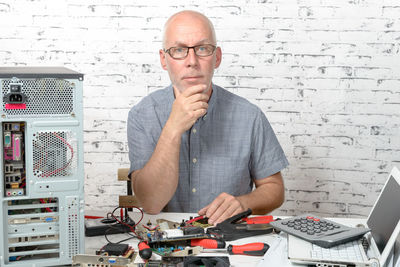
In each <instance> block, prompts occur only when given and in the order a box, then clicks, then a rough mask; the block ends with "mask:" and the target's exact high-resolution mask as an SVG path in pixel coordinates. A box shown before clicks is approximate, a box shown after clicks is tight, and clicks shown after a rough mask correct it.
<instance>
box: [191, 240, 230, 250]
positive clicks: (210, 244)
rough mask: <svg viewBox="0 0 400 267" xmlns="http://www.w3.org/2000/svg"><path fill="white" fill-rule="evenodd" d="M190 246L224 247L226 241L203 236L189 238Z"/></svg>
mask: <svg viewBox="0 0 400 267" xmlns="http://www.w3.org/2000/svg"><path fill="white" fill-rule="evenodd" d="M190 246H192V247H195V246H200V247H202V248H225V246H226V243H225V241H224V240H222V239H219V238H203V239H192V240H190Z"/></svg>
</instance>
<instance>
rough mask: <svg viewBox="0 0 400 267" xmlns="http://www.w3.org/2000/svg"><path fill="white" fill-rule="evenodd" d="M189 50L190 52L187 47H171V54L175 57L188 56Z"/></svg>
mask: <svg viewBox="0 0 400 267" xmlns="http://www.w3.org/2000/svg"><path fill="white" fill-rule="evenodd" d="M187 52H188V48H187V47H171V48H170V49H169V54H170V55H171V57H173V58H184V57H186V55H187Z"/></svg>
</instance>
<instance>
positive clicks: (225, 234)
mask: <svg viewBox="0 0 400 267" xmlns="http://www.w3.org/2000/svg"><path fill="white" fill-rule="evenodd" d="M250 214H251V209H248V210H246V211H244V212H242V213H239V214H236V215H234V216H232V217H230V218H228V219H226V220H225V221H223V222H221V223H219V224H217V225H216V226H215V227H210V228H207V233H208V234H211V235H213V236H216V237H218V238H221V239H223V240H225V241H232V240H236V239H239V238H244V237H249V236H255V235H263V234H270V233H273V231H274V229H273V228H272V226H271V225H270V224H269V223H263V224H241V223H238V222H239V221H240V220H241V219H243V218H245V217H247V216H249V215H250Z"/></svg>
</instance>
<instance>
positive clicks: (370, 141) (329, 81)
mask: <svg viewBox="0 0 400 267" xmlns="http://www.w3.org/2000/svg"><path fill="white" fill-rule="evenodd" d="M163 2H164V3H163ZM182 9H194V10H198V11H200V12H204V13H205V14H206V15H208V16H209V17H210V18H211V20H212V21H213V22H214V24H215V27H216V31H217V37H218V40H219V42H218V44H219V45H220V46H221V47H222V51H223V53H224V54H223V61H222V65H221V67H220V68H219V69H218V71H217V72H216V75H215V82H216V83H217V84H219V85H222V86H224V87H226V88H227V89H229V90H231V91H232V92H234V93H236V94H238V95H241V96H244V97H246V98H248V99H249V100H250V101H252V102H253V103H255V104H257V105H259V106H260V107H261V108H262V109H263V111H264V112H265V113H266V115H267V117H268V118H269V120H270V122H271V124H272V126H273V128H274V129H275V131H276V133H277V135H278V138H279V140H280V142H281V144H282V146H283V148H284V150H285V153H286V154H287V156H288V159H289V161H290V164H291V165H290V167H289V168H288V169H287V170H285V171H284V173H283V174H284V177H285V181H286V203H285V204H284V205H283V206H282V207H281V209H280V210H279V211H277V213H280V214H296V213H300V212H306V211H312V212H314V213H317V214H321V215H343V216H358V215H366V214H368V212H369V209H370V207H371V205H372V204H373V202H374V200H375V198H376V197H377V194H378V192H379V190H380V188H381V186H382V184H383V183H384V181H385V179H386V177H387V173H388V172H389V171H390V169H391V168H392V166H396V165H397V166H398V167H400V130H399V129H400V71H399V70H400V57H399V55H400V41H399V40H400V3H399V2H398V0H382V1H376V0H347V1H345V0H297V1H295V0H258V1H256V0H236V1H228V0H224V1H217V0H206V1H194V0H191V1H187V0H186V1H178V0H172V1H156V0H151V1H137V0H136V1H134V0H130V1H127V0H113V1H111V0H101V1H94V0H89V1H81V0H79V1H78V0H69V1H52V0H42V1H39V0H38V1H35V0H29V1H28V0H18V1H17V0H0V60H1V61H0V62H1V63H2V65H4V66H14V65H17V66H25V65H27V66H38V65H46V66H48V65H50V66H53V65H54V66H58V65H63V66H66V67H70V68H72V69H75V70H77V71H80V72H83V73H85V82H84V88H85V91H84V97H85V99H84V105H85V173H86V188H85V190H86V204H87V208H88V209H98V208H103V207H105V209H107V208H110V207H113V206H115V205H116V204H117V199H118V195H119V194H124V193H125V186H124V184H122V183H119V182H117V180H116V171H117V169H118V168H120V167H128V166H129V162H128V156H127V141H126V117H127V113H128V110H129V109H130V107H132V105H134V104H136V103H137V102H138V101H139V100H140V99H141V98H142V97H143V96H145V95H147V94H148V93H149V92H152V91H154V90H156V89H159V88H162V87H164V86H166V85H168V84H169V80H168V75H167V73H166V72H164V71H163V70H162V69H161V67H160V65H159V60H158V49H159V48H160V45H161V29H162V25H163V23H164V22H165V20H166V19H167V17H169V16H170V15H172V14H173V13H175V12H177V11H180V10H182Z"/></svg>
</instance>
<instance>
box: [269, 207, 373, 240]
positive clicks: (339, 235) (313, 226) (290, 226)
mask: <svg viewBox="0 0 400 267" xmlns="http://www.w3.org/2000/svg"><path fill="white" fill-rule="evenodd" d="M271 225H272V226H273V227H274V228H275V229H278V230H281V231H284V232H286V233H288V234H291V235H294V236H297V237H298V238H301V239H304V240H306V241H308V242H311V243H313V244H316V245H318V246H320V247H323V248H330V247H333V246H336V245H339V244H343V243H346V242H350V241H353V240H357V239H360V238H361V237H362V236H363V235H364V234H365V233H367V232H369V231H370V229H368V228H354V227H348V226H345V225H343V224H340V223H335V222H333V221H330V220H327V219H324V218H320V217H317V216H315V215H313V214H303V215H299V216H295V217H291V218H287V219H284V220H279V221H275V222H271Z"/></svg>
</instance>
